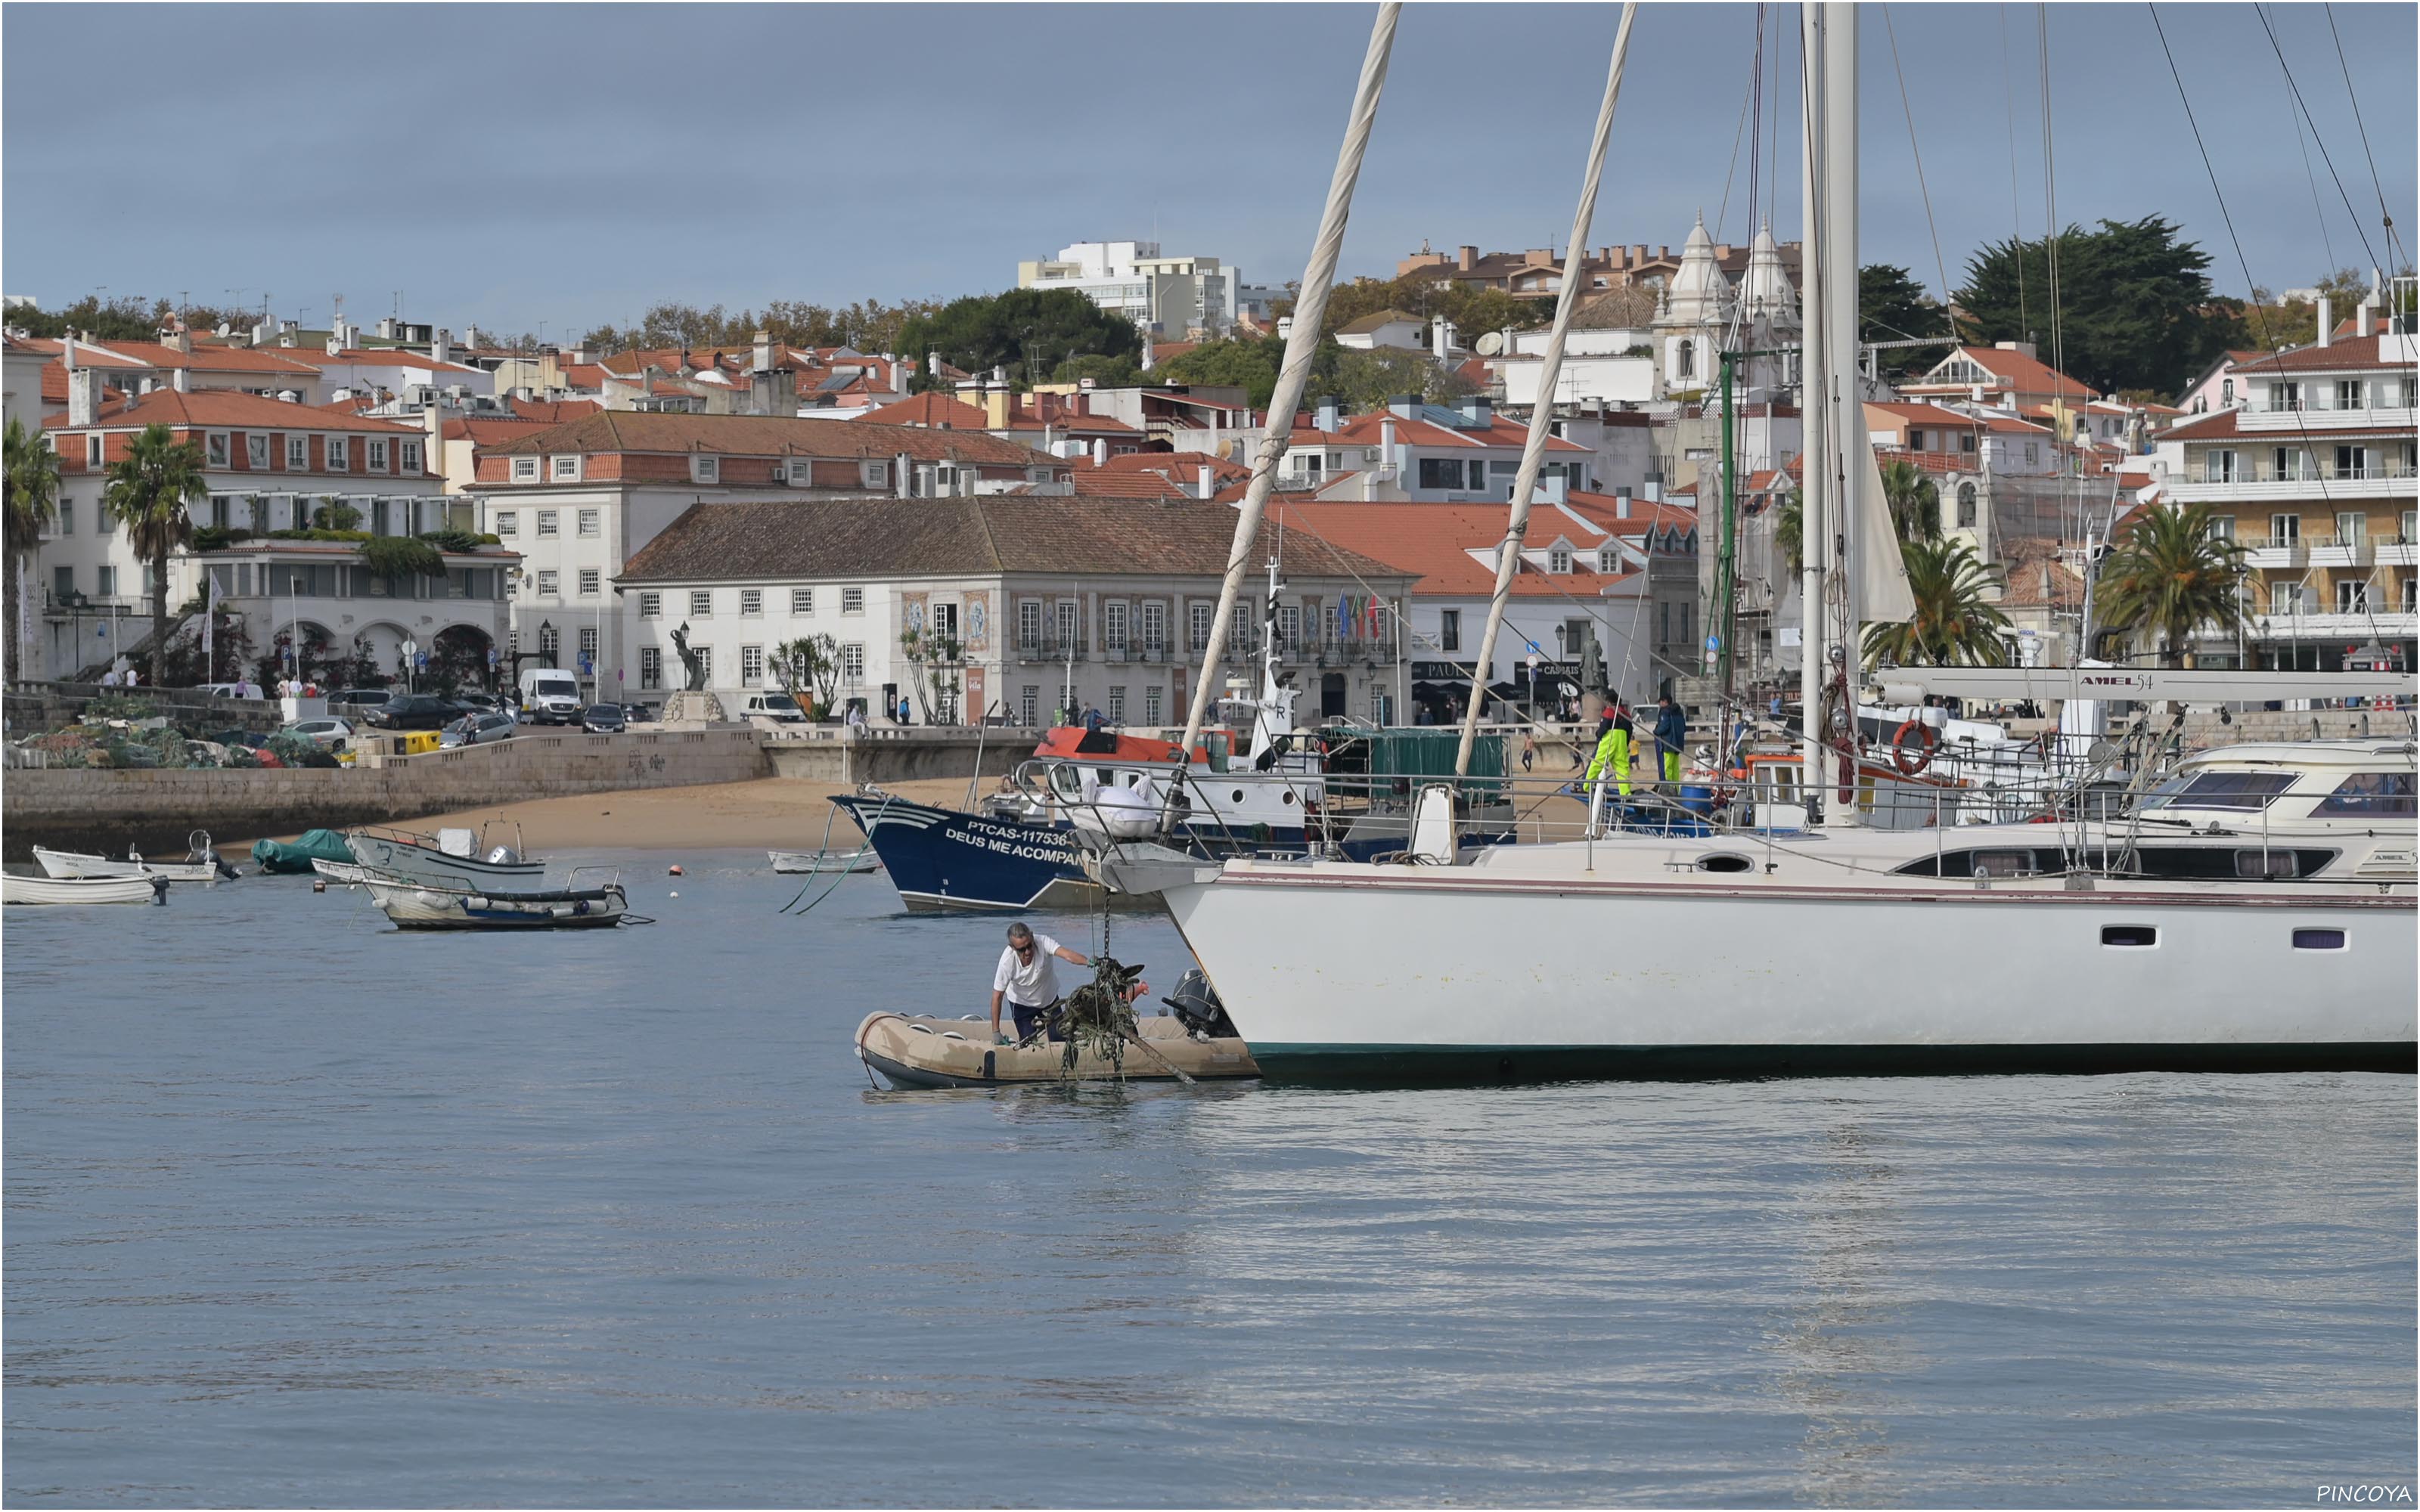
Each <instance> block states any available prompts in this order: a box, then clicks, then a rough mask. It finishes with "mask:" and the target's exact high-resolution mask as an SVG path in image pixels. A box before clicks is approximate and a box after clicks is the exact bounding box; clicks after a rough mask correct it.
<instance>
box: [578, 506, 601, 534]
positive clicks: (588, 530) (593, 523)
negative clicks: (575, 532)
mask: <svg viewBox="0 0 2420 1512" xmlns="http://www.w3.org/2000/svg"><path fill="white" fill-rule="evenodd" d="M580 533H581V534H582V535H595V534H597V533H598V532H597V511H596V510H594V509H583V510H582V511H581V512H580Z"/></svg>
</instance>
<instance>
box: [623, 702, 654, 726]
mask: <svg viewBox="0 0 2420 1512" xmlns="http://www.w3.org/2000/svg"><path fill="white" fill-rule="evenodd" d="M622 717H623V718H625V719H627V720H628V721H629V722H630V723H631V724H653V723H655V722H656V706H655V705H654V704H652V703H625V704H623V705H622Z"/></svg>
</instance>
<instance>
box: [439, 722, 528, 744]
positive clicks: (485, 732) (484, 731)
mask: <svg viewBox="0 0 2420 1512" xmlns="http://www.w3.org/2000/svg"><path fill="white" fill-rule="evenodd" d="M513 730H514V724H513V718H512V716H510V715H507V714H472V715H465V716H463V717H461V718H459V719H457V720H455V721H454V722H453V723H452V724H449V725H447V726H446V727H445V733H443V734H441V735H439V736H438V737H437V744H438V746H439V747H440V748H448V749H450V748H453V747H456V746H484V745H487V744H489V742H491V741H497V740H510V739H511V738H512V737H513Z"/></svg>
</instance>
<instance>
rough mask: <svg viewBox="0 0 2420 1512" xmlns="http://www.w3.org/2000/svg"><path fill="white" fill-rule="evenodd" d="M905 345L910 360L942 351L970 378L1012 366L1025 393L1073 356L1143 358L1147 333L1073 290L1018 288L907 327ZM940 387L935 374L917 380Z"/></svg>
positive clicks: (913, 320) (953, 304)
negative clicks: (1144, 333)
mask: <svg viewBox="0 0 2420 1512" xmlns="http://www.w3.org/2000/svg"><path fill="white" fill-rule="evenodd" d="M899 345H900V349H901V355H903V356H907V357H912V358H922V357H923V355H924V354H925V353H926V352H928V351H929V352H938V353H939V354H940V358H941V360H942V361H943V362H945V363H953V364H954V365H955V366H957V367H959V368H962V369H964V370H966V371H968V372H970V373H984V372H988V371H990V370H991V369H992V368H995V367H999V368H1004V369H1006V370H1007V373H1008V376H1009V379H1010V381H1011V382H1012V383H1013V384H1015V385H1016V387H1018V388H1020V389H1030V388H1032V386H1033V384H1034V383H1035V382H1036V381H1038V380H1040V379H1042V378H1043V377H1044V375H1047V374H1048V373H1050V372H1053V371H1054V370H1056V369H1057V367H1058V366H1059V364H1060V363H1063V362H1066V361H1067V360H1068V359H1069V358H1072V357H1082V356H1090V355H1097V356H1102V357H1125V358H1130V359H1134V360H1137V361H1140V358H1141V356H1142V334H1141V332H1138V331H1137V330H1136V329H1135V326H1134V322H1133V321H1131V320H1128V319H1127V318H1126V317H1125V316H1122V315H1118V314H1115V313H1113V312H1111V311H1109V310H1104V309H1102V308H1101V307H1100V306H1099V305H1097V304H1094V302H1093V301H1091V300H1088V299H1086V298H1085V297H1084V296H1083V295H1081V294H1078V293H1076V292H1075V291H1074V290H1072V289H1036V288H1013V289H1010V290H1008V291H1007V292H1006V293H1003V294H990V295H969V296H967V297H966V298H964V299H958V300H952V301H950V302H949V303H947V304H945V305H943V306H941V308H940V309H939V310H937V311H935V312H933V313H932V314H930V315H919V316H910V317H909V318H908V319H907V320H906V321H904V322H903V323H902V324H901V327H900V331H899ZM939 383H940V379H939V378H938V377H937V376H936V375H933V374H930V373H922V374H919V375H918V378H917V386H918V387H919V388H920V389H929V388H934V387H938V386H939Z"/></svg>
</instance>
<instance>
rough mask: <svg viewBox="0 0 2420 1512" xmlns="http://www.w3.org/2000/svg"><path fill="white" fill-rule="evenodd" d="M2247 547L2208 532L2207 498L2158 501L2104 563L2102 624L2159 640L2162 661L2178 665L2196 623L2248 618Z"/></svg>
mask: <svg viewBox="0 0 2420 1512" xmlns="http://www.w3.org/2000/svg"><path fill="white" fill-rule="evenodd" d="M2243 575H2244V564H2243V548H2242V547H2241V546H2238V545H2237V544H2236V543H2235V541H2234V540H2233V538H2231V537H2228V536H2223V535H2217V534H2214V533H2212V532H2211V515H2210V506H2209V505H2208V504H2190V505H2185V506H2183V507H2179V506H2178V505H2175V504H2156V505H2154V506H2152V507H2151V508H2150V509H2149V510H2146V511H2145V512H2144V513H2142V514H2141V515H2139V516H2137V517H2135V519H2134V523H2133V525H2132V526H2131V527H2129V528H2128V530H2127V532H2126V533H2125V534H2124V535H2123V536H2122V537H2120V538H2119V540H2118V549H2117V550H2115V551H2113V552H2111V553H2110V555H2109V558H2108V560H2107V561H2105V562H2103V563H2102V565H2101V581H2100V585H2099V588H2098V591H2097V592H2096V594H2095V595H2094V596H2095V598H2096V600H2097V608H2098V609H2099V611H2100V612H2099V616H2098V617H2099V619H2100V621H2101V623H2100V625H2099V626H2098V627H2097V628H2098V629H2099V630H2100V631H2101V632H2102V633H2103V634H2113V635H2123V636H2126V637H2128V638H2129V639H2141V638H2144V637H2152V638H2156V640H2158V643H2159V645H2158V649H2159V656H2160V663H2161V665H2163V666H2166V667H2181V666H2183V665H2184V664H2185V646H2186V642H2187V641H2189V640H2191V639H2192V638H2193V633H2194V631H2195V628H2197V627H2198V626H2201V625H2213V626H2215V627H2217V628H2218V629H2220V630H2222V631H2233V630H2235V629H2237V628H2238V627H2239V626H2241V625H2242V624H2243V620H2244V614H2243V600H2242V586H2243Z"/></svg>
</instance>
